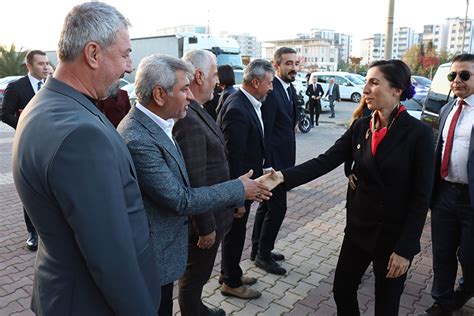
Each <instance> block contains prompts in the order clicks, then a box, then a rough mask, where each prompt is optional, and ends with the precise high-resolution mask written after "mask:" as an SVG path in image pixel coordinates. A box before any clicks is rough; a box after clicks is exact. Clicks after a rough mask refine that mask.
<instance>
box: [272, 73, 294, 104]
mask: <svg viewBox="0 0 474 316" xmlns="http://www.w3.org/2000/svg"><path fill="white" fill-rule="evenodd" d="M275 78H277V79H278V80H280V83H281V85H282V86H283V89H284V90H285V93H286V96H287V97H288V100H290V102H292V101H291V99H290V95H289V94H288V87H289V86H290V84H289V83H288V82H285V81H283V80H282V79H281V78H280V77H278V76H275Z"/></svg>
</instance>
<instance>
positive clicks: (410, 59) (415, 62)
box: [402, 44, 422, 74]
mask: <svg viewBox="0 0 474 316" xmlns="http://www.w3.org/2000/svg"><path fill="white" fill-rule="evenodd" d="M421 53H422V51H421V47H420V46H418V45H417V44H415V45H413V46H412V47H410V48H409V49H407V50H406V51H405V53H404V54H403V57H402V60H403V61H404V62H405V63H406V64H407V65H408V67H410V70H411V72H412V73H413V74H420V73H419V68H420V56H421Z"/></svg>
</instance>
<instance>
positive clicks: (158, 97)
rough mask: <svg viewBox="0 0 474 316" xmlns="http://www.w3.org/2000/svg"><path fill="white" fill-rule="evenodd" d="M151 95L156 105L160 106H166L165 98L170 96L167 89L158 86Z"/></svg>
mask: <svg viewBox="0 0 474 316" xmlns="http://www.w3.org/2000/svg"><path fill="white" fill-rule="evenodd" d="M151 94H152V97H153V100H154V101H155V103H156V104H158V105H159V106H163V105H164V104H165V98H166V96H167V95H168V94H167V93H166V90H165V89H163V88H162V87H160V86H156V87H154V88H153V90H152V92H151Z"/></svg>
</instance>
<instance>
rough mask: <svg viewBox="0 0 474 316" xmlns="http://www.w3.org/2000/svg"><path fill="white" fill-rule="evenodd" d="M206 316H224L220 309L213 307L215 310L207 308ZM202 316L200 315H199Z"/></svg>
mask: <svg viewBox="0 0 474 316" xmlns="http://www.w3.org/2000/svg"><path fill="white" fill-rule="evenodd" d="M207 311H208V312H207V313H206V316H225V311H224V310H223V309H222V308H219V307H215V308H210V307H208V308H207ZM201 315H202V314H201Z"/></svg>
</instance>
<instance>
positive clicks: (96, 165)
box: [13, 78, 161, 315]
mask: <svg viewBox="0 0 474 316" xmlns="http://www.w3.org/2000/svg"><path fill="white" fill-rule="evenodd" d="M13 179H14V181H15V186H16V188H17V191H18V194H19V196H20V198H21V201H22V202H23V205H24V206H25V208H26V210H27V212H28V215H29V216H30V218H31V221H32V222H33V224H34V226H35V228H36V230H37V232H38V234H39V236H40V243H39V246H38V253H37V255H36V262H35V280H34V285H33V295H32V303H31V304H32V309H33V311H34V312H35V313H36V314H38V315H156V313H157V311H158V306H159V303H160V296H161V292H160V284H159V279H158V274H157V270H156V261H155V258H154V256H153V249H152V245H151V243H150V229H149V222H148V218H147V214H146V213H145V208H144V205H143V202H142V197H141V195H140V188H139V187H138V181H137V173H136V171H135V167H134V164H133V161H132V157H131V156H130V154H129V152H128V150H127V146H125V144H124V142H123V140H122V139H121V137H120V135H119V134H118V133H117V131H116V130H115V128H114V127H113V126H112V124H110V122H109V121H108V120H107V118H106V117H105V116H104V115H103V114H102V113H100V111H99V110H98V109H97V107H96V106H95V105H94V104H93V103H92V102H91V101H90V100H89V99H88V98H86V97H85V96H84V95H83V94H82V93H80V92H79V91H77V90H75V89H73V88H72V87H71V86H69V85H67V84H65V83H63V82H61V81H59V80H56V79H54V78H50V79H48V81H47V82H46V84H45V86H44V87H43V88H42V89H41V91H39V92H38V94H37V95H36V96H35V97H34V98H33V100H32V101H31V102H30V103H29V104H28V106H27V107H26V108H25V110H24V111H23V113H22V115H21V117H20V121H19V122H18V128H17V130H16V133H15V139H14V142H13Z"/></svg>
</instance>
